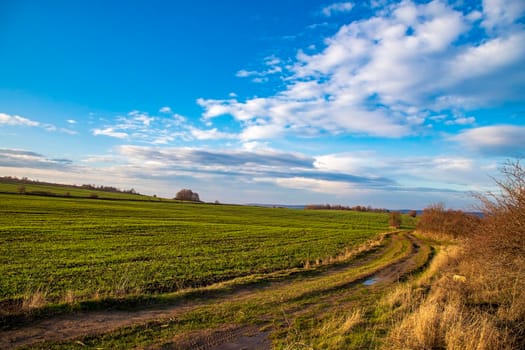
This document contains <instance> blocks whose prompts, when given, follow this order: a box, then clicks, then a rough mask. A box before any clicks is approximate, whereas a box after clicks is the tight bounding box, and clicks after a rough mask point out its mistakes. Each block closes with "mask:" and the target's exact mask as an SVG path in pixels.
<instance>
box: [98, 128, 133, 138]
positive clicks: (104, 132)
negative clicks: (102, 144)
mask: <svg viewBox="0 0 525 350" xmlns="http://www.w3.org/2000/svg"><path fill="white" fill-rule="evenodd" d="M93 135H95V136H99V135H102V136H109V137H115V138H117V139H126V138H128V137H129V135H128V134H126V133H125V132H122V131H115V129H114V128H111V127H108V128H104V129H93Z"/></svg>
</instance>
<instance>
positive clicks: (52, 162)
mask: <svg viewBox="0 0 525 350" xmlns="http://www.w3.org/2000/svg"><path fill="white" fill-rule="evenodd" d="M72 163H73V162H72V161H71V160H69V159H49V158H47V157H45V156H44V155H42V154H39V153H36V152H31V151H26V150H17V149H0V167H14V168H38V169H61V170H64V169H66V168H68V167H69V166H70V165H71V164H72Z"/></svg>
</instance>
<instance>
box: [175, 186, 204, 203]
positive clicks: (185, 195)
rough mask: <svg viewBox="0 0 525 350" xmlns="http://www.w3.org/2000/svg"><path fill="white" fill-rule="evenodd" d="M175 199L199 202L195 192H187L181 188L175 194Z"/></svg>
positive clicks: (187, 190)
mask: <svg viewBox="0 0 525 350" xmlns="http://www.w3.org/2000/svg"><path fill="white" fill-rule="evenodd" d="M175 199H178V200H181V201H191V202H200V199H199V194H198V193H197V192H193V191H192V190H189V189H186V188H183V189H182V190H180V191H179V192H177V195H176V196H175Z"/></svg>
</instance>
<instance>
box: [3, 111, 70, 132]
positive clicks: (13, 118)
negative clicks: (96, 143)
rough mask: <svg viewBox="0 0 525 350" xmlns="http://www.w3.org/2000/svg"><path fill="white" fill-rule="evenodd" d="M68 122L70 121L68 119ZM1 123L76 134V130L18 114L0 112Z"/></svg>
mask: <svg viewBox="0 0 525 350" xmlns="http://www.w3.org/2000/svg"><path fill="white" fill-rule="evenodd" d="M68 123H69V124H72V123H70V121H68ZM3 125H7V126H26V127H39V128H42V129H44V130H46V131H49V132H55V131H58V132H62V133H65V134H69V135H76V134H77V132H76V131H74V130H70V129H67V128H59V127H57V126H55V125H53V124H49V123H42V122H38V121H35V120H31V119H28V118H24V117H21V116H19V115H10V114H7V113H0V127H1V126H3Z"/></svg>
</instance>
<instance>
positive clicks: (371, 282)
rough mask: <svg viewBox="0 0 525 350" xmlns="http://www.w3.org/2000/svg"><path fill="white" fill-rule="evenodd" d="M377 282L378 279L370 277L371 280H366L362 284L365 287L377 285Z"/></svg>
mask: <svg viewBox="0 0 525 350" xmlns="http://www.w3.org/2000/svg"><path fill="white" fill-rule="evenodd" d="M378 281H379V278H377V277H372V278H369V279H367V280H366V281H364V282H363V284H364V285H365V286H371V285H372V284H375V283H377V282H378Z"/></svg>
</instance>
